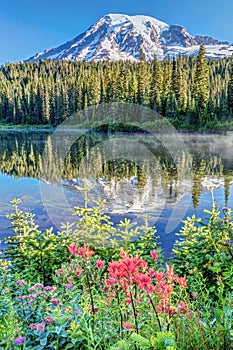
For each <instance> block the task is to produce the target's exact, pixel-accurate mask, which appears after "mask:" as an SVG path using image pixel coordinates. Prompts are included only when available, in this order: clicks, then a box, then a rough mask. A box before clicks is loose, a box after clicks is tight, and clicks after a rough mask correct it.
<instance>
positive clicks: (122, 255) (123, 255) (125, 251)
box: [120, 250, 128, 259]
mask: <svg viewBox="0 0 233 350" xmlns="http://www.w3.org/2000/svg"><path fill="white" fill-rule="evenodd" d="M120 257H121V258H122V259H124V258H127V257H128V250H121V251H120Z"/></svg>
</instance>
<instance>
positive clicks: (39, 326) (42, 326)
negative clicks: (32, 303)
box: [36, 322, 45, 333]
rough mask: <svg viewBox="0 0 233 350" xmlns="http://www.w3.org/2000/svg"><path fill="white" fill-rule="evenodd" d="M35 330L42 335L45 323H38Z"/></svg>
mask: <svg viewBox="0 0 233 350" xmlns="http://www.w3.org/2000/svg"><path fill="white" fill-rule="evenodd" d="M36 328H37V331H38V332H39V333H43V332H44V329H45V323H44V322H41V323H38V324H37V327H36Z"/></svg>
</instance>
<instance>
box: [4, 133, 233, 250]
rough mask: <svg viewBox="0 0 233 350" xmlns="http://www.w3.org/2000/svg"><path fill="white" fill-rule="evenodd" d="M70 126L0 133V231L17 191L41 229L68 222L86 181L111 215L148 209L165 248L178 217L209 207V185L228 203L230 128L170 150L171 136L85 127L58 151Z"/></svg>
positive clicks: (137, 215)
mask: <svg viewBox="0 0 233 350" xmlns="http://www.w3.org/2000/svg"><path fill="white" fill-rule="evenodd" d="M70 132H74V131H68V130H67V131H65V130H63V131H60V132H59V133H57V134H56V135H54V134H53V133H51V132H50V131H46V132H45V131H0V173H1V176H0V182H1V192H2V196H1V200H0V205H1V212H2V213H1V217H0V221H1V231H2V232H1V234H2V236H6V235H7V234H9V232H7V229H6V227H7V226H8V225H9V223H8V222H7V220H6V219H5V215H6V214H9V213H10V212H11V211H12V208H11V205H10V201H11V200H12V199H13V198H15V197H18V196H20V197H23V201H22V206H21V207H22V208H23V209H25V210H27V211H29V210H30V211H32V212H33V213H35V215H36V218H35V219H36V221H37V223H38V224H39V225H40V226H42V227H49V225H51V226H56V227H55V228H56V229H59V225H60V224H61V222H66V221H72V220H74V218H73V216H72V207H73V206H74V205H82V204H83V195H82V193H81V192H80V191H78V190H77V188H76V186H77V185H78V186H82V185H83V180H84V179H86V180H85V181H86V183H87V184H88V185H91V187H92V189H91V190H90V193H89V198H90V201H91V203H93V201H94V200H96V199H97V198H98V197H100V198H102V199H105V200H106V212H108V213H109V214H110V215H111V217H112V220H113V221H119V219H121V218H122V217H123V216H126V217H129V218H131V219H132V220H134V221H137V222H138V221H141V220H142V216H143V214H145V213H147V214H148V215H149V219H150V220H149V221H150V224H153V225H154V224H155V226H156V229H157V231H158V234H159V235H160V236H161V241H162V243H163V245H164V246H165V251H167V252H168V251H170V250H171V246H172V243H173V242H174V240H175V235H174V233H175V232H178V230H179V228H180V227H181V224H180V221H181V220H184V219H185V217H186V216H187V215H189V216H190V215H192V214H193V213H196V214H198V215H199V216H201V215H202V210H203V209H204V208H205V207H207V208H208V209H210V208H211V194H210V190H211V189H213V188H218V189H215V190H214V196H215V199H216V202H217V204H218V205H223V206H225V205H229V206H231V203H232V199H231V196H230V189H231V184H232V181H233V159H232V158H233V156H232V144H233V135H231V134H229V135H227V136H223V135H217V136H216V135H181V136H180V137H181V138H182V142H183V144H184V148H182V147H180V148H179V149H177V150H176V151H175V152H174V153H172V151H171V149H172V147H173V143H176V139H174V140H172V137H173V136H171V135H168V136H167V139H166V141H165V143H164V138H163V140H162V141H161V139H160V138H159V137H157V136H156V135H151V134H137V135H136V136H135V134H124V133H116V134H107V133H106V134H105V133H91V132H87V133H85V134H83V135H81V136H80V137H77V140H76V141H75V142H74V143H73V144H72V146H71V147H68V151H67V152H65V155H64V149H65V148H66V145H68V146H69V142H70ZM174 137H176V136H174ZM135 140H136V143H135ZM118 145H121V147H122V149H126V151H127V152H126V153H125V156H124V158H122V157H120V156H119V154H118V155H116V151H117V147H118ZM167 145H168V146H167ZM169 147H170V148H169ZM120 154H124V153H120ZM60 191H62V197H61V196H60ZM44 197H46V198H44ZM56 198H57V201H56ZM61 198H64V201H61ZM67 203H68V204H67ZM90 205H93V204H90ZM48 209H49V210H48ZM51 210H52V217H51ZM48 212H49V215H48ZM171 218H172V220H171Z"/></svg>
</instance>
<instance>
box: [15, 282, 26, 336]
mask: <svg viewBox="0 0 233 350" xmlns="http://www.w3.org/2000/svg"><path fill="white" fill-rule="evenodd" d="M16 284H17V286H20V287H23V286H25V284H26V282H25V281H24V280H18V281H17V282H16ZM17 339H19V338H17Z"/></svg>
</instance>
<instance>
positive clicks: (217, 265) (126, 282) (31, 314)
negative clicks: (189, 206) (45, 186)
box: [0, 196, 233, 350]
mask: <svg viewBox="0 0 233 350" xmlns="http://www.w3.org/2000/svg"><path fill="white" fill-rule="evenodd" d="M85 197H86V196H85ZM13 204H14V212H13V213H12V214H11V215H10V220H11V224H12V229H13V230H14V235H12V236H11V237H9V238H7V239H6V242H7V243H8V244H9V247H8V248H7V249H6V250H5V252H4V253H5V258H8V259H6V260H4V259H2V260H1V265H0V279H1V289H0V319H1V321H0V348H1V349H4V350H5V349H27V350H29V349H35V350H39V349H41V350H42V349H50V350H52V349H54V350H55V349H99V350H100V349H109V350H110V349H112V350H113V349H119V350H123V349H129V350H130V349H154V350H160V349H161V350H162V349H163V350H164V349H167V350H181V349H185V350H187V349H204V350H205V349H206V350H207V349H219V350H220V349H221V350H222V349H225V350H230V349H233V345H232V344H233V329H232V326H233V307H232V296H233V295H232V294H233V291H232V287H233V267H232V266H233V265H232V260H233V248H232V247H233V234H232V228H233V222H232V217H231V211H230V209H228V208H222V210H221V212H220V211H219V210H218V209H217V208H216V207H215V206H213V209H212V211H211V212H207V214H208V215H209V218H208V220H206V222H205V223H203V222H201V220H200V219H197V218H195V217H192V218H188V219H187V220H186V221H185V222H184V227H183V229H182V231H181V233H180V235H181V237H180V240H179V241H178V242H177V243H176V244H175V247H174V250H173V257H172V260H171V261H170V263H165V260H164V258H163V256H162V252H161V249H160V248H159V246H158V243H157V238H156V236H155V229H154V228H153V227H149V226H148V224H147V219H146V217H145V224H144V225H142V226H137V227H136V226H135V225H134V224H132V223H131V222H130V221H129V220H127V219H125V220H124V221H122V222H120V223H119V224H118V225H117V226H113V224H112V222H111V221H110V219H109V217H107V216H106V215H105V214H104V207H103V203H102V202H98V203H96V206H95V207H93V208H90V207H88V206H87V205H85V206H84V208H80V207H76V208H75V209H74V212H75V214H76V215H78V217H79V220H77V223H76V224H75V225H69V224H66V225H64V226H63V227H62V229H61V232H59V233H58V234H55V233H54V232H53V231H52V229H50V230H47V231H45V232H41V231H40V230H39V228H38V226H37V225H36V224H35V222H34V219H33V215H32V214H30V213H24V212H22V211H21V210H20V209H19V204H20V201H18V200H15V201H14V202H13Z"/></svg>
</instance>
